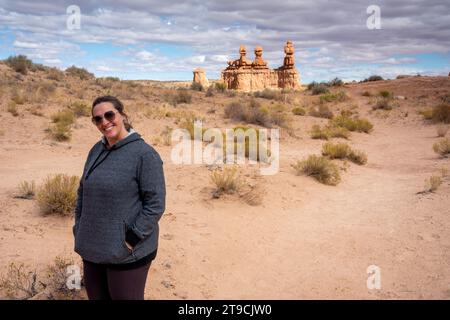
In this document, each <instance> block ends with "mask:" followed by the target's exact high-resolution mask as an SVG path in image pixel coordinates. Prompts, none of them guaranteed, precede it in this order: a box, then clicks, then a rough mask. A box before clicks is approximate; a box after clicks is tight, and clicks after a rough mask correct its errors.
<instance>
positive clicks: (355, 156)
mask: <svg viewBox="0 0 450 320" xmlns="http://www.w3.org/2000/svg"><path fill="white" fill-rule="evenodd" d="M347 158H348V159H349V160H350V161H351V162H354V163H356V164H359V165H363V164H366V163H367V155H366V154H365V153H364V152H363V151H360V150H352V151H351V152H350V154H349V155H348V157H347Z"/></svg>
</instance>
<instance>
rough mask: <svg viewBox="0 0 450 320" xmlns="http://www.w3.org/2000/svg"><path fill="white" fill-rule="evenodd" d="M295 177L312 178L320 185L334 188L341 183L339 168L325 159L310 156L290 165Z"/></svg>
mask: <svg viewBox="0 0 450 320" xmlns="http://www.w3.org/2000/svg"><path fill="white" fill-rule="evenodd" d="M292 167H293V168H294V170H295V171H296V173H297V175H300V174H305V175H307V176H312V177H313V178H314V179H316V180H317V181H319V182H320V183H323V184H326V185H332V186H335V185H337V184H338V183H339V182H340V181H341V177H340V174H339V168H338V167H337V166H336V164H334V163H333V162H331V160H329V159H328V158H326V157H323V156H317V155H310V156H309V157H308V158H307V159H305V160H302V161H297V163H295V164H294V165H292Z"/></svg>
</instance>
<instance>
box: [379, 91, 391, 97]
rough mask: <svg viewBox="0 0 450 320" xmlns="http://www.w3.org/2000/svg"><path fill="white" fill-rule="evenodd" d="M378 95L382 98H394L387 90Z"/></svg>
mask: <svg viewBox="0 0 450 320" xmlns="http://www.w3.org/2000/svg"><path fill="white" fill-rule="evenodd" d="M378 95H379V96H380V97H382V98H393V97H394V95H393V94H392V92H390V91H387V90H381V91H379V92H378Z"/></svg>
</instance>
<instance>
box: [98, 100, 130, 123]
mask: <svg viewBox="0 0 450 320" xmlns="http://www.w3.org/2000/svg"><path fill="white" fill-rule="evenodd" d="M103 102H109V103H111V104H112V105H113V107H114V109H116V110H117V111H119V113H120V114H121V115H122V116H123V117H124V118H125V119H124V122H123V124H124V126H125V129H126V130H127V131H130V129H131V128H133V126H132V125H131V123H130V121H129V120H128V116H127V114H126V113H125V112H124V111H123V109H124V106H123V104H122V102H121V101H120V100H119V99H117V98H116V97H113V96H102V97H98V98H97V99H95V100H94V102H93V103H92V110H91V113H92V115H94V108H95V106H96V105H98V104H100V103H103Z"/></svg>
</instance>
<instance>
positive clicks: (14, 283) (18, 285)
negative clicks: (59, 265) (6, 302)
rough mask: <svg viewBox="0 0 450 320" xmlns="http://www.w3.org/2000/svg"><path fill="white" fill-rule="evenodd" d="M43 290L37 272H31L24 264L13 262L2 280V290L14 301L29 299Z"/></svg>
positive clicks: (0, 279) (0, 282)
mask: <svg viewBox="0 0 450 320" xmlns="http://www.w3.org/2000/svg"><path fill="white" fill-rule="evenodd" d="M41 288H42V284H41V283H40V282H38V280H37V273H36V270H30V268H29V267H28V266H26V265H25V264H24V263H14V262H11V263H10V264H9V265H8V268H7V270H6V274H4V275H2V276H1V278H0V289H2V290H4V291H5V292H6V295H7V297H9V298H12V299H29V298H31V297H33V296H35V295H36V294H37V293H38V292H39V290H41Z"/></svg>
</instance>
